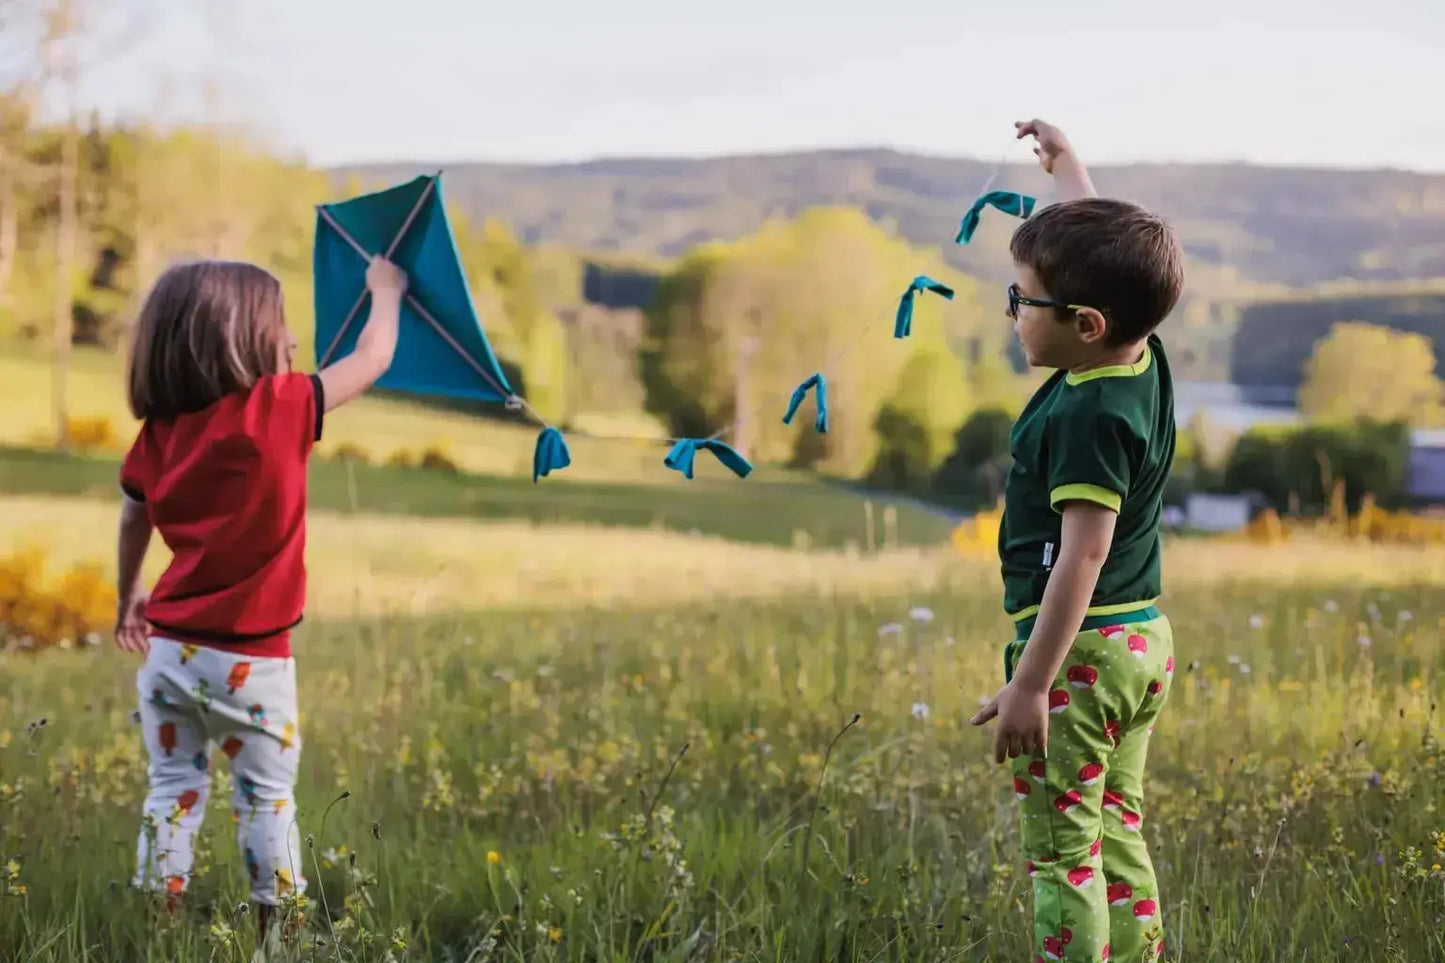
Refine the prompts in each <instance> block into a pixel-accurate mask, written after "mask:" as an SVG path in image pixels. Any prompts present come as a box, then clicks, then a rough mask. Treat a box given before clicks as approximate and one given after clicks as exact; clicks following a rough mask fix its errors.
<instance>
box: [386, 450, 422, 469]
mask: <svg viewBox="0 0 1445 963" xmlns="http://www.w3.org/2000/svg"><path fill="white" fill-rule="evenodd" d="M416 463H417V458H416V456H415V455H413V454H412V453H411V450H410V449H407V448H398V449H397V450H396V451H394V452H392V453H391V454H390V455H388V456H387V458H386V467H388V468H413V467H415V466H416Z"/></svg>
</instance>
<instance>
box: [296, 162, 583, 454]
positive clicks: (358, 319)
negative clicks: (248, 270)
mask: <svg viewBox="0 0 1445 963" xmlns="http://www.w3.org/2000/svg"><path fill="white" fill-rule="evenodd" d="M376 255H381V256H384V257H386V258H387V259H388V260H390V261H392V262H393V263H395V264H396V265H397V267H399V268H401V269H402V270H403V271H405V272H406V274H407V279H408V284H407V293H406V298H405V300H404V302H403V304H402V310H401V326H400V330H399V333H398V335H397V343H396V354H395V358H394V360H393V361H392V364H391V367H390V368H388V369H387V371H386V373H385V374H383V375H382V376H381V377H380V378H379V379H377V382H376V383H377V385H378V386H379V387H382V388H390V389H392V390H394V391H404V392H409V393H412V394H418V395H432V396H442V397H448V398H465V399H469V400H473V401H490V402H502V403H505V404H506V405H507V406H508V407H526V402H525V401H523V400H522V399H521V398H519V397H517V395H516V394H515V393H514V392H513V391H512V386H511V384H510V383H509V382H508V381H507V375H506V373H505V372H504V371H503V370H502V366H501V365H500V364H499V363H498V361H497V356H496V354H495V353H494V352H493V351H492V346H491V344H490V343H489V342H488V341H487V335H486V332H485V331H483V330H482V325H481V321H480V320H479V319H478V318H477V309H476V305H475V304H473V302H472V295H471V290H470V289H469V288H468V287H467V279H466V274H465V272H464V271H463V268H462V263H461V258H460V257H459V256H458V254H457V246H456V238H455V237H454V236H453V234H452V228H451V224H450V223H449V222H448V220H447V214H446V206H445V204H444V203H443V201H442V185H441V174H440V173H437V174H431V175H425V176H422V177H417V178H415V179H414V180H411V181H408V182H407V183H404V184H399V185H397V186H395V187H391V188H389V189H387V190H383V191H378V192H376V193H373V194H364V195H362V196H360V197H356V198H353V199H351V200H349V201H343V202H340V203H336V204H322V205H319V206H318V207H317V209H316V241H315V246H314V250H313V256H312V271H313V275H314V280H315V308H316V332H315V342H314V343H315V348H316V359H317V362H316V365H317V367H318V368H325V367H326V366H327V365H329V364H331V363H332V362H334V361H335V360H336V359H337V358H339V357H343V356H345V355H347V354H349V353H350V352H351V351H353V350H355V348H356V339H357V337H358V336H359V335H360V333H361V328H362V325H364V324H365V320H364V318H363V317H362V314H363V312H362V308H363V307H364V306H365V305H366V302H367V300H368V292H367V290H366V268H367V265H368V263H369V262H370V260H371V258H372V257H373V256H376ZM533 414H535V413H533ZM541 420H542V419H540V418H538V421H541ZM543 424H544V429H545V430H544V431H543V432H542V433H541V435H539V436H538V438H537V449H536V453H535V455H534V457H533V474H532V478H533V481H536V479H537V478H538V477H540V476H543V475H546V474H547V473H548V472H551V471H556V470H558V469H561V468H565V467H567V465H569V464H570V463H571V456H570V454H569V453H568V451H567V443H566V441H564V440H563V438H562V436H561V434H560V433H559V432H558V431H557V429H555V428H552V427H551V426H550V425H546V424H545V422H544V423H543Z"/></svg>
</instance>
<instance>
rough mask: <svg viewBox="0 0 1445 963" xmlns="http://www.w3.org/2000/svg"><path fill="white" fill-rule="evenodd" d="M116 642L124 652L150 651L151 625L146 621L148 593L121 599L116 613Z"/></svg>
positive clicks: (140, 652)
mask: <svg viewBox="0 0 1445 963" xmlns="http://www.w3.org/2000/svg"><path fill="white" fill-rule="evenodd" d="M115 644H116V647H117V648H119V649H120V650H121V651H122V652H135V653H138V654H140V655H145V654H146V653H147V652H149V651H150V648H151V644H150V626H149V625H148V624H147V623H146V594H145V593H144V592H139V593H137V594H136V595H135V596H134V597H133V598H130V599H121V600H120V606H119V608H118V610H117V612H116V615H115Z"/></svg>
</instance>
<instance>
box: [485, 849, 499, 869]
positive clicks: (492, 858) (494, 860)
mask: <svg viewBox="0 0 1445 963" xmlns="http://www.w3.org/2000/svg"><path fill="white" fill-rule="evenodd" d="M501 861H502V854H501V853H499V852H497V851H496V850H495V849H489V850H487V862H488V863H490V864H492V865H493V866H496V865H497V864H498V863H500V862H501Z"/></svg>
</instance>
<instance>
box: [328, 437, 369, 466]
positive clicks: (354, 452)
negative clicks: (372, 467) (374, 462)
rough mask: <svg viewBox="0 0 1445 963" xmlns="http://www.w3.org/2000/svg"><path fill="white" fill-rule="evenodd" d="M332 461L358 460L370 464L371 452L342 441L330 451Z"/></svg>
mask: <svg viewBox="0 0 1445 963" xmlns="http://www.w3.org/2000/svg"><path fill="white" fill-rule="evenodd" d="M331 460H332V461H359V462H361V463H362V464H363V465H369V464H371V453H370V452H368V451H367V450H366V449H365V448H362V447H361V446H360V445H358V444H355V443H353V442H349V441H343V442H342V443H341V444H339V445H337V446H336V447H335V448H334V449H332V451H331Z"/></svg>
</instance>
